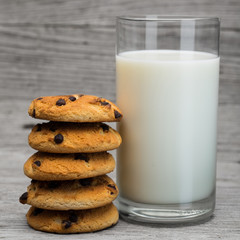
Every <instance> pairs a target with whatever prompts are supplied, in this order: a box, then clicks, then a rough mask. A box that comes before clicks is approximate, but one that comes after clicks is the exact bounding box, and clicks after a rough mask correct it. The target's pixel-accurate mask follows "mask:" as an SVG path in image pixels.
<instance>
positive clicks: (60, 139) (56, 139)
mask: <svg viewBox="0 0 240 240" xmlns="http://www.w3.org/2000/svg"><path fill="white" fill-rule="evenodd" d="M54 142H55V143H57V144H60V143H62V142H63V135H62V134H60V133H59V134H57V135H56V136H55V137H54Z"/></svg>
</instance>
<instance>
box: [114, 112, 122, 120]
mask: <svg viewBox="0 0 240 240" xmlns="http://www.w3.org/2000/svg"><path fill="white" fill-rule="evenodd" d="M114 116H115V118H120V117H122V114H121V113H119V112H118V111H117V110H114Z"/></svg>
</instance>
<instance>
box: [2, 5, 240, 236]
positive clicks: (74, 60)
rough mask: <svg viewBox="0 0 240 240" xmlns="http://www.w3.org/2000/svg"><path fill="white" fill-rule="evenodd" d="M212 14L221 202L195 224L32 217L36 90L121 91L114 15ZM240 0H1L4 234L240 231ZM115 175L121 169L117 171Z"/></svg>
mask: <svg viewBox="0 0 240 240" xmlns="http://www.w3.org/2000/svg"><path fill="white" fill-rule="evenodd" d="M129 14H130V15H134V14H135V15H136V14H164V15H166V14H169V15H189V14H191V15H211V16H212V15H214V16H219V17H221V19H222V29H221V30H222V32H221V76H220V96H219V102H220V105H219V124H218V167H217V205H216V210H215V213H214V216H213V218H211V220H210V221H208V222H205V223H201V224H197V225H175V226H165V225H151V226H150V225H146V224H144V225H138V224H132V223H127V222H124V221H122V220H120V221H119V223H118V224H117V226H115V227H113V228H110V229H108V230H105V231H100V232H97V233H91V234H81V235H79V234H77V235H56V234H47V233H41V232H37V231H34V230H32V229H31V228H29V227H28V226H27V223H26V220H25V213H26V211H27V209H28V206H23V205H20V204H19V203H18V197H19V195H20V194H21V193H22V192H24V191H25V190H26V186H27V185H28V184H29V179H27V177H25V176H24V174H23V171H22V166H23V163H24V161H25V160H26V159H27V158H28V157H29V156H30V154H31V153H33V152H34V151H33V150H32V149H30V147H28V145H27V135H28V133H29V131H30V129H29V127H30V125H31V124H33V123H36V122H38V121H37V120H33V119H31V118H30V117H28V116H27V108H28V105H29V103H30V100H31V99H32V98H35V97H37V96H41V95H55V94H62V93H64V94H70V93H76V92H78V93H88V94H96V95H99V96H104V97H106V98H109V99H111V100H113V101H114V100H115V66H114V64H115V63H114V43H115V35H114V34H115V16H117V15H129ZM239 46H240V1H239V0H172V1H171V0H161V1H160V0H148V1H146V0H136V1H134V0H122V1H121V0H95V1H94V0H79V1H78V0H0V120H1V125H0V134H1V140H0V147H1V148H0V158H1V159H0V239H34V238H38V239H94V238H97V239H117V240H118V239H186V240H188V239H194V240H195V239H232V240H236V239H240V68H239V65H240V48H239ZM111 176H113V177H115V173H113V174H111Z"/></svg>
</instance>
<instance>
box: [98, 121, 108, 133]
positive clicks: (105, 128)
mask: <svg viewBox="0 0 240 240" xmlns="http://www.w3.org/2000/svg"><path fill="white" fill-rule="evenodd" d="M100 127H101V128H102V130H103V131H104V132H108V131H109V126H108V125H107V124H104V123H102V124H101V125H100Z"/></svg>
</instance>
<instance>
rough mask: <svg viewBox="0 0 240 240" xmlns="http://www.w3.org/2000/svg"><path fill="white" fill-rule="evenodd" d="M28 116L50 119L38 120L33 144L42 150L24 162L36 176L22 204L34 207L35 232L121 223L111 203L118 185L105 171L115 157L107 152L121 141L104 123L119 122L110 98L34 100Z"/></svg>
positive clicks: (31, 211) (29, 173)
mask: <svg viewBox="0 0 240 240" xmlns="http://www.w3.org/2000/svg"><path fill="white" fill-rule="evenodd" d="M29 114H30V115H31V116H32V117H34V118H39V119H45V120H50V122H48V123H42V124H37V125H36V126H34V127H33V129H32V131H31V133H30V135H29V145H30V146H31V147H32V148H34V149H36V150H38V152H37V153H35V154H33V155H32V156H31V157H30V158H29V159H28V160H27V162H26V163H25V165H24V173H25V174H26V175H27V176H28V177H30V178H31V179H32V182H31V184H30V185H29V187H28V190H27V192H26V193H24V194H23V195H22V196H21V197H20V199H19V200H20V202H21V203H23V204H25V203H27V204H29V205H32V207H31V208H30V209H29V211H28V213H27V221H28V223H29V225H30V226H31V227H33V228H34V229H36V230H41V231H47V232H56V233H76V232H92V231H97V230H101V229H104V228H107V227H109V226H112V225H114V224H116V223H117V221H118V211H117V209H116V207H115V206H114V205H113V204H112V201H113V200H114V199H115V198H116V197H117V195H118V188H117V186H116V184H115V183H114V181H113V180H112V179H111V178H110V177H108V176H107V175H105V174H107V173H109V172H111V171H113V170H114V168H115V161H114V159H113V157H112V155H111V154H109V153H107V152H106V151H108V150H112V149H115V148H117V147H119V145H120V144H121V141H122V140H121V137H120V135H119V133H118V132H117V131H115V130H114V129H112V128H111V127H110V126H108V125H107V124H104V123H102V122H114V121H120V120H121V118H122V114H121V112H120V110H119V109H118V108H117V106H116V105H114V104H113V103H112V102H110V101H108V100H106V99H104V98H98V97H96V96H89V95H72V96H50V97H41V98H37V99H35V100H33V102H32V103H31V105H30V107H29Z"/></svg>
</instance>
